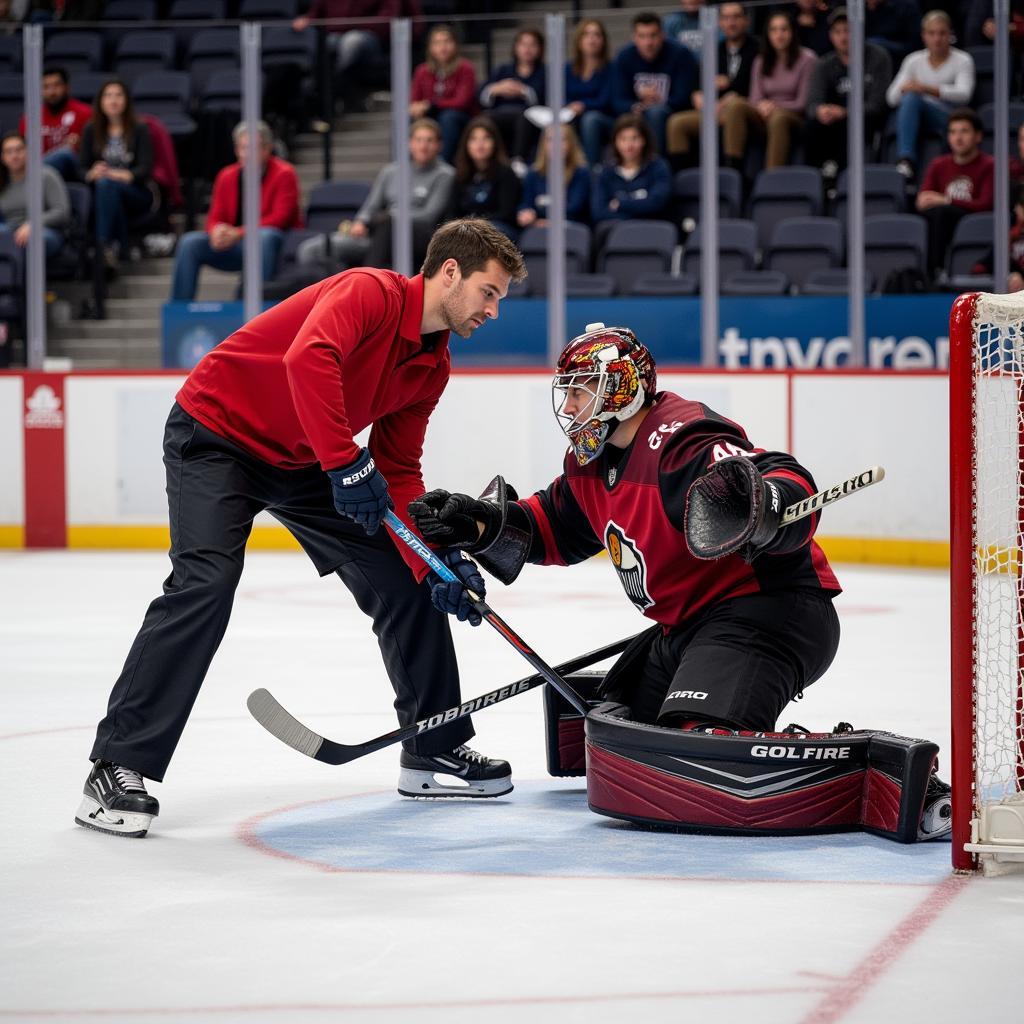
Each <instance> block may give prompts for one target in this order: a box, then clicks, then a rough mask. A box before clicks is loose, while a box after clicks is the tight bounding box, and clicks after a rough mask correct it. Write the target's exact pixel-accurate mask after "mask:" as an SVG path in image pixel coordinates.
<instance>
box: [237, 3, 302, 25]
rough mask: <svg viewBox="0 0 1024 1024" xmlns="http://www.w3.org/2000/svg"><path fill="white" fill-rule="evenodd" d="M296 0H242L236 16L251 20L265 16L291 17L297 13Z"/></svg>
mask: <svg viewBox="0 0 1024 1024" xmlns="http://www.w3.org/2000/svg"><path fill="white" fill-rule="evenodd" d="M298 6H299V5H298V3H297V0H242V2H241V4H239V6H238V17H239V18H242V19H249V20H252V21H256V20H263V19H265V18H288V19H292V18H294V17H295V16H296V14H298Z"/></svg>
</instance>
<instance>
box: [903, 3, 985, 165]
mask: <svg viewBox="0 0 1024 1024" xmlns="http://www.w3.org/2000/svg"><path fill="white" fill-rule="evenodd" d="M921 37H922V39H923V40H924V45H925V49H923V50H917V51H916V52H915V53H912V54H910V55H909V56H908V57H907V58H906V59H905V60H904V61H903V63H902V64H901V65H900V69H899V71H898V72H897V73H896V77H895V78H894V79H893V80H892V83H891V84H890V85H889V89H888V91H887V92H886V99H887V100H888V102H889V106H890V107H897V108H898V113H897V115H896V156H897V163H896V166H897V167H898V168H899V171H900V173H901V174H902V175H903V176H904V177H905V178H907V179H908V180H912V179H913V178H914V177H915V176H916V174H917V161H918V148H917V147H918V136H919V135H920V134H921V132H929V133H931V134H932V135H939V136H941V135H943V134H944V133H945V131H946V124H947V122H948V121H949V112H950V110H952V109H953V108H954V107H958V106H962V105H963V104H965V103H969V102H970V99H971V94H972V93H973V92H974V59H973V58H972V57H971V55H970V54H969V53H965V52H964V51H963V50H958V49H956V48H955V47H954V46H953V45H952V38H953V27H952V22H951V21H950V20H949V15H948V14H946V12H945V11H929V12H928V13H927V14H926V15H925V16H924V17H923V18H922V19H921Z"/></svg>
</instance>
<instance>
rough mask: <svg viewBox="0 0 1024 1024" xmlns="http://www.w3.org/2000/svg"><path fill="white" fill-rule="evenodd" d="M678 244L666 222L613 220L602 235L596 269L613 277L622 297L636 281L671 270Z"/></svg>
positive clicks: (676, 234)
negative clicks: (602, 243)
mask: <svg viewBox="0 0 1024 1024" xmlns="http://www.w3.org/2000/svg"><path fill="white" fill-rule="evenodd" d="M678 244H679V233H678V231H677V230H676V226H675V224H672V223H670V222H669V221H666V220H620V221H616V222H615V223H614V224H613V225H612V227H611V229H610V230H609V231H608V234H607V235H605V240H604V246H603V248H602V250H601V255H600V256H599V257H598V261H597V269H598V271H599V272H601V273H605V274H610V275H611V276H612V277H613V278H615V283H616V286H617V290H618V291H619V292H621V293H622V294H624V295H625V294H628V292H629V291H630V289H631V288H632V287H633V282H634V281H636V280H637V279H638V278H640V277H643V276H645V275H647V274H664V273H667V272H668V271H669V270H671V269H672V259H673V257H674V255H675V251H676V246H677V245H678Z"/></svg>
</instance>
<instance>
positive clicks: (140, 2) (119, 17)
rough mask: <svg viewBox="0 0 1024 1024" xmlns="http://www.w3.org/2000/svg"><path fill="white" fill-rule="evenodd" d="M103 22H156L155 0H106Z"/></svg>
mask: <svg viewBox="0 0 1024 1024" xmlns="http://www.w3.org/2000/svg"><path fill="white" fill-rule="evenodd" d="M103 20H104V21H156V2H155V0H108V2H107V6H106V10H105V11H104V12H103Z"/></svg>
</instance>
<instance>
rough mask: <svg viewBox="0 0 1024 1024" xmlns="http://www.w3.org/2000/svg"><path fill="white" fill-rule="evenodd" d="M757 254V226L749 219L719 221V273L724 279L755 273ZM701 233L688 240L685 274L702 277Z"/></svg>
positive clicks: (684, 266)
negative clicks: (738, 273) (749, 271)
mask: <svg viewBox="0 0 1024 1024" xmlns="http://www.w3.org/2000/svg"><path fill="white" fill-rule="evenodd" d="M756 255H757V226H756V225H755V224H754V222H753V221H749V220H731V219H728V218H723V219H722V220H720V221H719V222H718V273H719V275H720V276H721V277H722V278H725V277H727V276H728V275H730V274H733V273H736V272H738V271H740V270H753V269H754V262H755V258H756ZM700 260H701V241H700V232H699V231H694V232H693V233H692V234H691V235H690V236H689V238H687V239H686V246H685V247H684V249H683V265H682V269H683V273H685V274H692V275H694V276H695V277H699V276H700Z"/></svg>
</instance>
